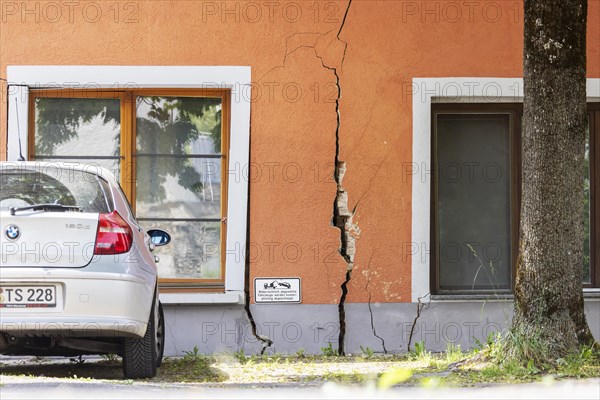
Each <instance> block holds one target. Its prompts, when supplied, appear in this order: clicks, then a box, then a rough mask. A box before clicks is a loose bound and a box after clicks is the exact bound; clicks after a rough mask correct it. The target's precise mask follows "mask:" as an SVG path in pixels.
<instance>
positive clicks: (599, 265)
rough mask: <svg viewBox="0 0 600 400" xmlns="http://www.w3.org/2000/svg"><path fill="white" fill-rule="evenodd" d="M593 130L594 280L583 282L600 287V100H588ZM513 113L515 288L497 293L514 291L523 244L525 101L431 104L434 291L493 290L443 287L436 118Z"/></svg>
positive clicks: (591, 224) (432, 264) (591, 136)
mask: <svg viewBox="0 0 600 400" xmlns="http://www.w3.org/2000/svg"><path fill="white" fill-rule="evenodd" d="M587 106H588V107H587V109H588V116H589V132H590V221H591V222H590V283H589V284H585V283H584V284H583V287H584V288H599V287H600V172H599V171H598V169H599V168H600V103H588V105H587ZM506 112H509V113H510V114H511V132H510V149H511V163H510V165H511V195H510V198H511V216H510V220H511V228H510V234H511V241H510V242H511V273H512V288H511V290H499V291H494V292H495V293H512V290H514V285H515V278H516V259H517V255H518V248H519V247H518V245H519V220H520V211H521V160H522V158H521V157H522V154H521V123H522V118H523V117H522V116H523V104H522V103H496V104H472V103H435V104H432V107H431V132H432V140H431V158H432V164H431V165H432V171H431V174H432V180H431V196H432V197H431V199H432V201H431V233H430V234H431V238H430V240H431V243H432V247H431V260H430V285H431V290H432V293H434V294H465V293H467V294H482V293H489V291H484V290H480V291H457V290H452V291H449V290H440V288H439V278H438V277H439V251H438V243H439V240H438V234H437V221H438V219H437V202H438V193H437V186H438V176H437V131H436V119H437V115H438V114H477V113H486V114H487V113H491V114H493V113H500V114H503V113H506Z"/></svg>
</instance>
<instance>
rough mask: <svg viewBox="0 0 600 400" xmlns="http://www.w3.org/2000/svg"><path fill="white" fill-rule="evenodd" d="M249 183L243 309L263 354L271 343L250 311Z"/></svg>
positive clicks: (250, 149) (250, 157) (250, 147)
mask: <svg viewBox="0 0 600 400" xmlns="http://www.w3.org/2000/svg"><path fill="white" fill-rule="evenodd" d="M248 160H250V161H252V127H250V134H249V138H248ZM251 169H252V168H250V169H249V170H248V174H250V173H251V171H250V170H251ZM250 182H252V178H251V177H250V175H248V197H247V204H246V251H245V253H244V303H245V304H244V309H245V310H246V315H247V316H248V321H250V327H251V328H252V334H253V335H254V337H255V338H256V339H258V341H260V342H261V343H262V349H261V351H260V354H264V352H265V350H267V348H269V347H271V345H272V344H273V341H272V340H271V339H270V338H268V337H267V336H263V335H259V334H258V332H257V329H256V321H255V320H254V316H253V315H252V311H251V310H250V186H251V185H250Z"/></svg>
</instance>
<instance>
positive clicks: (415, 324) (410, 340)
mask: <svg viewBox="0 0 600 400" xmlns="http://www.w3.org/2000/svg"><path fill="white" fill-rule="evenodd" d="M427 296H429V293H427V294H424V295H423V296H421V297H419V298H418V299H417V315H416V316H415V320H414V321H413V324H412V327H411V328H410V336H409V337H408V344H407V345H406V351H408V352H410V344H411V343H412V338H413V334H414V333H415V327H416V326H417V321H418V320H419V318H420V317H421V311H423V307H425V306H426V304H425V303H423V302H422V301H421V299H424V298H425V297H427ZM429 303H431V297H429V302H428V303H427V305H429Z"/></svg>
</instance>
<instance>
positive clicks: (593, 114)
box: [583, 103, 600, 288]
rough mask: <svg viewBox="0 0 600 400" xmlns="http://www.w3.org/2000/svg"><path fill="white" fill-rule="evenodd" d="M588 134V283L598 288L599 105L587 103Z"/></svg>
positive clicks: (599, 256) (599, 246)
mask: <svg viewBox="0 0 600 400" xmlns="http://www.w3.org/2000/svg"><path fill="white" fill-rule="evenodd" d="M588 116H589V123H590V127H589V132H590V283H589V284H584V285H583V287H584V288H599V287H600V172H599V171H598V169H599V168H600V103H588Z"/></svg>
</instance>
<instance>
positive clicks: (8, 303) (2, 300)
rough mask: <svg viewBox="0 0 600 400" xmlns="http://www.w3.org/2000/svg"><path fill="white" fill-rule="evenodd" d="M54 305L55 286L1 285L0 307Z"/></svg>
mask: <svg viewBox="0 0 600 400" xmlns="http://www.w3.org/2000/svg"><path fill="white" fill-rule="evenodd" d="M36 307H56V287H55V286H2V287H0V308H36Z"/></svg>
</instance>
